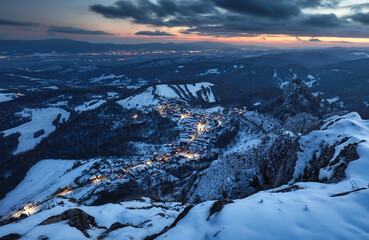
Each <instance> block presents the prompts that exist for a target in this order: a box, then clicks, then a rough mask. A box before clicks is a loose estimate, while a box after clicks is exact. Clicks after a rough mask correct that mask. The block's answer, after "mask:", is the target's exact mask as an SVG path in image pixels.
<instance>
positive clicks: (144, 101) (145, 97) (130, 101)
mask: <svg viewBox="0 0 369 240" xmlns="http://www.w3.org/2000/svg"><path fill="white" fill-rule="evenodd" d="M117 103H118V104H120V105H122V107H124V108H127V109H131V108H138V109H139V108H143V107H148V106H151V105H156V104H158V103H159V100H158V99H155V98H154V89H153V87H149V88H147V89H146V91H144V92H142V93H139V94H137V95H134V96H131V97H128V98H125V99H122V100H119V101H117Z"/></svg>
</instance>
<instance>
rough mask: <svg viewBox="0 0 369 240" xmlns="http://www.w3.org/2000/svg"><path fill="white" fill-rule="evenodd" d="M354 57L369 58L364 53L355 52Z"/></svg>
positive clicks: (368, 55)
mask: <svg viewBox="0 0 369 240" xmlns="http://www.w3.org/2000/svg"><path fill="white" fill-rule="evenodd" d="M354 55H356V56H364V57H366V58H369V54H368V53H365V52H355V53H354Z"/></svg>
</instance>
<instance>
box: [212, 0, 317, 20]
mask: <svg viewBox="0 0 369 240" xmlns="http://www.w3.org/2000/svg"><path fill="white" fill-rule="evenodd" d="M214 2H215V4H216V5H217V6H218V7H221V8H223V9H226V10H230V11H232V12H240V13H248V14H251V15H257V16H263V17H273V18H289V17H292V16H297V15H299V14H300V12H301V8H300V6H299V4H297V2H299V1H294V0H280V1H275V0H273V1H270V0H248V1H229V0H214ZM313 2H316V1H315V0H313Z"/></svg>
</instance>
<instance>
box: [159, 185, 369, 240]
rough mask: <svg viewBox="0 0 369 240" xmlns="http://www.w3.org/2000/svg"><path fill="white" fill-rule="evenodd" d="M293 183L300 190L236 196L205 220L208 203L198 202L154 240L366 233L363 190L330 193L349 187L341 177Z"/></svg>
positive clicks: (335, 236) (368, 230)
mask: <svg viewBox="0 0 369 240" xmlns="http://www.w3.org/2000/svg"><path fill="white" fill-rule="evenodd" d="M298 185H299V186H300V187H302V188H305V189H302V190H297V191H292V192H286V193H273V192H272V191H273V190H270V191H263V192H259V193H257V194H254V195H252V196H250V197H247V198H245V199H242V200H235V201H234V203H231V204H227V205H225V206H224V208H223V209H222V210H221V211H220V212H219V213H215V214H214V215H212V216H211V217H210V218H209V220H207V218H208V216H209V210H210V208H211V206H212V204H213V202H212V201H210V202H205V203H201V204H198V205H196V206H195V207H194V208H193V209H191V211H190V212H189V214H188V215H187V216H185V217H184V218H183V219H182V220H181V221H179V222H178V223H177V225H176V227H174V228H172V229H170V230H169V231H168V232H166V233H165V234H163V235H161V236H159V237H158V238H157V239H158V240H162V239H176V240H187V239H210V238H211V239H265V240H269V239H316V240H318V239H321V240H325V239H360V240H365V239H368V238H369V218H368V215H369V214H368V206H367V201H368V199H369V191H368V190H364V191H360V192H357V193H353V194H349V195H346V196H342V197H330V195H331V194H335V193H340V192H341V191H342V190H350V188H351V186H350V184H349V183H348V182H347V181H346V182H344V183H343V184H341V185H340V187H338V186H335V185H332V186H330V185H328V184H321V183H300V184H298ZM284 187H286V186H284Z"/></svg>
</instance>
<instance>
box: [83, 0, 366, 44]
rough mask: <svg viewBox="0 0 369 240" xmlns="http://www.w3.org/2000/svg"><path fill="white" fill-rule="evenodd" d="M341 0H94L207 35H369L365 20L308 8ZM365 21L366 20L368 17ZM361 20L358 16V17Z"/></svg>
mask: <svg viewBox="0 0 369 240" xmlns="http://www.w3.org/2000/svg"><path fill="white" fill-rule="evenodd" d="M338 3H339V0H237V1H236V0H234V1H231V0H186V1H182V0H157V1H150V0H119V1H116V2H115V4H113V5H109V6H105V5H100V4H96V5H92V6H90V10H91V11H93V12H96V13H98V14H101V15H103V16H104V17H106V18H113V19H124V20H128V21H130V22H133V23H136V24H142V25H147V26H152V27H182V28H184V30H183V31H182V33H184V34H193V35H204V36H223V37H231V36H255V35H260V34H287V35H290V36H311V37H317V36H335V37H369V32H368V31H367V29H364V26H358V24H357V23H355V22H353V21H349V19H348V18H338V17H337V16H336V15H335V14H333V13H331V14H307V12H309V11H303V10H305V9H312V8H320V7H324V8H326V9H327V8H328V9H329V8H333V7H336V6H337V4H338ZM358 17H361V18H360V19H361V22H363V19H364V18H363V17H362V16H358ZM356 21H358V18H357V19H356Z"/></svg>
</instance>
